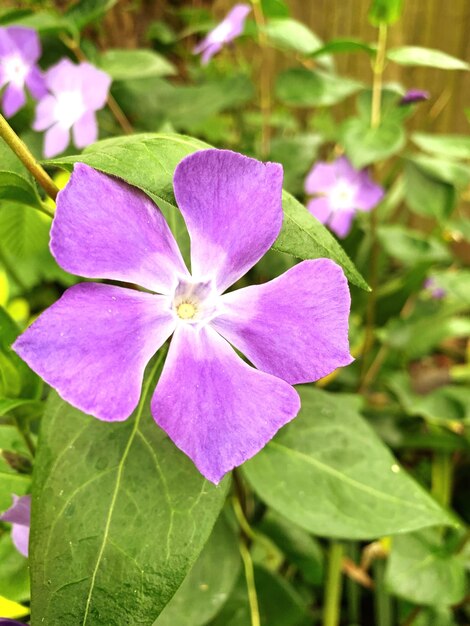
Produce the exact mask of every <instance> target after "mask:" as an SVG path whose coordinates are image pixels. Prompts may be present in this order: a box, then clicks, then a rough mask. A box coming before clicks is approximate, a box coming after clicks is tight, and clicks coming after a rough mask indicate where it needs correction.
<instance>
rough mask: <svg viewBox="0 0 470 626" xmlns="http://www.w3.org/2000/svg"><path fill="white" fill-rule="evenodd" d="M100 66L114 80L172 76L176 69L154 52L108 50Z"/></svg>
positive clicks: (101, 58)
mask: <svg viewBox="0 0 470 626" xmlns="http://www.w3.org/2000/svg"><path fill="white" fill-rule="evenodd" d="M99 65H100V67H101V69H102V70H104V71H105V72H107V73H108V74H109V75H110V76H111V78H112V79H113V80H132V79H141V80H142V79H144V78H151V77H154V76H172V75H173V74H175V73H176V69H175V67H174V66H173V65H172V64H171V63H170V62H169V61H167V60H166V59H165V57H163V56H162V55H161V54H157V53H156V52H154V51H153V50H145V49H143V48H142V49H140V50H120V49H114V50H107V51H106V52H105V53H104V54H102V55H101V57H100V59H99Z"/></svg>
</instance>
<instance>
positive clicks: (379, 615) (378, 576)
mask: <svg viewBox="0 0 470 626" xmlns="http://www.w3.org/2000/svg"><path fill="white" fill-rule="evenodd" d="M384 579H385V562H384V561H383V560H382V559H376V560H375V561H374V581H375V587H374V590H375V623H376V625H377V626H393V623H394V622H393V605H392V598H391V596H390V594H389V593H388V590H387V589H386V587H385V580H384Z"/></svg>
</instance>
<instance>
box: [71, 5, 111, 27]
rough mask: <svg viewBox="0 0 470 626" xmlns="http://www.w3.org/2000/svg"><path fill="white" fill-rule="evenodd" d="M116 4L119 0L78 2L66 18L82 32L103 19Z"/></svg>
mask: <svg viewBox="0 0 470 626" xmlns="http://www.w3.org/2000/svg"><path fill="white" fill-rule="evenodd" d="M116 2H117V0H78V2H75V4H73V5H72V6H71V7H70V8H69V9H68V10H67V11H66V16H67V17H68V18H69V19H70V20H72V22H73V23H74V24H75V25H76V26H77V28H78V29H79V30H81V29H82V28H84V27H85V26H86V25H87V24H89V23H90V22H94V21H95V20H97V19H99V18H100V17H102V16H103V15H104V14H105V13H106V11H108V10H109V9H110V8H111V7H113V6H114V5H115V4H116Z"/></svg>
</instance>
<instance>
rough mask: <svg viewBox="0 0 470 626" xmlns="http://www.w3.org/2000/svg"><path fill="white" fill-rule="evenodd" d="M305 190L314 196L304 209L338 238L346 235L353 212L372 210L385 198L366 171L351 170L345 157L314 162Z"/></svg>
mask: <svg viewBox="0 0 470 626" xmlns="http://www.w3.org/2000/svg"><path fill="white" fill-rule="evenodd" d="M305 191H306V192H307V193H308V194H312V195H313V194H315V195H316V196H317V197H315V198H313V199H311V200H310V201H309V202H308V204H307V209H308V210H309V211H310V213H312V215H314V216H315V217H316V218H317V219H319V220H320V222H322V224H327V225H328V226H329V227H330V228H331V230H332V231H333V232H334V233H336V234H337V235H338V237H345V236H346V235H347V234H348V232H349V231H350V229H351V225H352V221H353V219H354V215H355V213H356V211H358V210H359V211H370V210H372V209H373V208H374V207H375V206H376V205H377V204H378V203H379V202H380V201H381V200H382V198H383V195H384V192H383V189H382V187H380V186H379V185H377V184H376V183H374V181H373V180H372V179H371V178H370V176H369V174H368V173H367V171H366V170H356V169H354V167H353V166H352V165H351V163H350V162H349V161H348V159H347V158H346V157H344V156H343V157H340V158H339V159H336V161H333V162H332V163H325V162H322V161H320V162H319V163H316V164H315V165H314V166H313V168H312V170H311V171H310V173H309V175H308V176H307V178H306V180H305Z"/></svg>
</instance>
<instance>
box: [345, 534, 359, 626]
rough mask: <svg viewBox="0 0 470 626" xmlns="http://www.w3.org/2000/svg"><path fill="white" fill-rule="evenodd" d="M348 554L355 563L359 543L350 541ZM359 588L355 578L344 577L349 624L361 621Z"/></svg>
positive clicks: (357, 557) (357, 556)
mask: <svg viewBox="0 0 470 626" xmlns="http://www.w3.org/2000/svg"><path fill="white" fill-rule="evenodd" d="M348 555H349V557H350V558H351V559H352V560H353V561H354V563H357V561H358V559H359V544H358V543H357V542H356V541H352V542H350V544H349V547H348ZM360 594H361V588H360V586H359V585H358V584H357V582H356V581H355V580H352V579H351V578H349V577H348V578H347V579H346V598H347V606H348V619H349V622H350V623H351V624H359V623H360V622H361V610H360V603H361V598H360Z"/></svg>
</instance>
